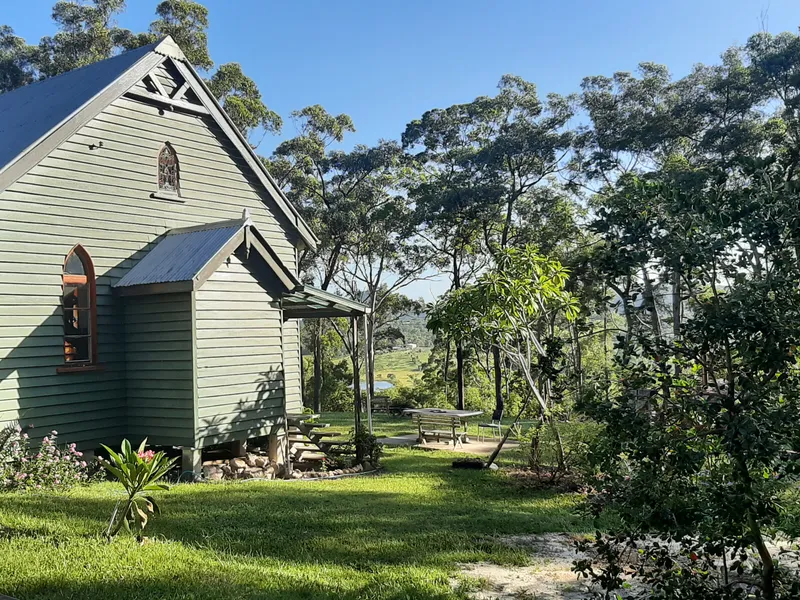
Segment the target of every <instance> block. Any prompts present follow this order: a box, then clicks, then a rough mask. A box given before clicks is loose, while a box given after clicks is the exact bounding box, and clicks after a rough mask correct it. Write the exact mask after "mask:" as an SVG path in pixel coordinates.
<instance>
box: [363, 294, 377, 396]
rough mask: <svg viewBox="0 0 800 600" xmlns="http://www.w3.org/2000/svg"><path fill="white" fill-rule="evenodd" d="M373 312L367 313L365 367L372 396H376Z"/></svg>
mask: <svg viewBox="0 0 800 600" xmlns="http://www.w3.org/2000/svg"><path fill="white" fill-rule="evenodd" d="M374 310H375V309H373V313H374ZM373 313H370V314H369V315H367V331H366V334H367V339H366V347H365V348H364V368H365V369H366V370H367V386H369V397H370V398H374V397H375V317H374V316H373Z"/></svg>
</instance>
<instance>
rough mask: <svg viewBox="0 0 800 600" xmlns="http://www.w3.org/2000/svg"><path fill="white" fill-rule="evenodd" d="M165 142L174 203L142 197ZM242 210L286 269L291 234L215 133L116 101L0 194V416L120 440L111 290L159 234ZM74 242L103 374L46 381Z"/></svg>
mask: <svg viewBox="0 0 800 600" xmlns="http://www.w3.org/2000/svg"><path fill="white" fill-rule="evenodd" d="M162 113H163V114H162ZM166 141H169V142H170V143H171V144H172V145H173V147H174V148H175V150H176V151H177V154H178V157H179V161H180V178H181V194H182V200H183V201H182V202H175V201H170V200H162V199H157V198H153V197H151V194H152V193H153V192H155V191H156V185H157V157H158V153H159V150H160V149H161V147H162V145H163V144H164V142H166ZM244 208H247V209H249V211H250V213H251V216H252V219H253V221H254V222H255V224H256V225H257V226H258V228H259V230H260V231H261V232H262V233H263V234H264V235H265V237H266V238H267V240H268V242H269V243H270V245H271V246H272V247H273V249H274V250H275V251H276V253H277V254H278V255H279V256H280V257H281V259H282V260H283V261H284V263H285V264H286V265H287V266H288V267H289V268H291V269H295V268H296V254H295V244H296V243H298V240H297V236H296V233H295V232H294V230H292V229H291V228H290V226H289V225H288V223H287V222H286V218H285V216H284V215H283V214H282V213H280V211H279V210H278V208H277V207H276V206H275V204H274V203H273V201H272V200H271V199H270V198H269V197H268V195H267V193H266V192H265V191H264V190H262V189H261V188H260V185H259V184H258V183H257V181H256V179H255V177H254V176H252V175H251V174H250V173H249V170H248V167H247V166H246V165H245V162H244V161H243V160H242V159H241V157H239V156H238V155H237V153H236V151H235V149H234V148H233V146H232V145H231V144H230V142H229V141H228V140H227V139H225V137H224V135H223V134H222V133H221V131H220V130H219V129H218V128H217V126H216V125H215V124H214V123H213V122H212V121H211V120H210V119H209V118H208V117H202V116H193V115H187V114H181V113H178V112H171V111H163V110H160V109H159V108H158V107H156V106H151V105H149V104H146V103H143V102H139V101H135V100H131V99H128V98H125V97H122V98H120V99H118V100H116V101H115V102H113V103H112V104H111V105H110V106H108V107H107V108H106V109H105V110H104V111H102V113H101V114H100V115H99V116H98V117H97V118H95V119H93V120H92V121H91V122H89V123H88V124H87V125H86V126H84V127H82V128H81V129H80V130H79V131H78V132H77V133H76V134H74V135H73V136H71V138H70V139H69V140H67V141H66V142H64V143H63V144H62V145H61V146H60V147H59V148H57V149H56V150H55V151H53V152H52V153H51V154H50V156H48V157H47V158H45V159H44V160H43V161H42V162H41V163H40V164H39V165H38V166H36V167H34V168H33V169H32V170H31V171H30V172H28V173H27V174H26V175H24V176H23V177H22V178H20V179H19V180H18V181H17V182H16V183H14V184H13V185H11V186H10V187H9V188H8V189H6V190H5V191H3V192H0V357H2V358H0V420H2V421H9V420H14V419H18V420H20V421H21V422H22V423H24V424H31V423H32V424H33V425H35V432H38V433H39V435H42V434H44V433H45V432H46V431H48V430H49V429H52V428H55V429H58V430H59V432H60V433H61V434H62V439H64V440H69V441H75V442H79V443H81V444H83V445H85V446H87V447H90V446H92V445H93V444H97V443H99V442H111V443H113V442H114V441H116V440H118V439H119V438H120V437H121V436H122V435H125V434H126V432H127V431H126V427H127V421H126V419H127V413H126V408H125V406H126V393H127V390H128V389H129V386H130V383H129V378H128V377H127V376H126V361H125V342H124V333H125V323H124V306H123V303H122V299H120V298H116V297H114V296H113V295H112V291H111V286H112V285H113V283H114V282H116V281H117V280H118V279H119V278H120V277H121V276H122V275H124V274H125V273H126V272H127V271H128V269H130V268H131V267H132V266H133V265H134V264H135V262H136V261H137V260H138V259H140V258H141V257H142V256H143V255H144V254H145V253H146V252H147V250H148V249H149V248H150V247H151V244H153V243H154V241H155V240H156V239H157V238H158V237H159V236H160V235H162V234H163V233H164V232H166V231H167V230H169V229H171V228H175V227H183V226H191V225H198V224H202V223H208V222H213V221H220V220H226V219H234V218H240V217H241V214H242V210H243V209H244ZM78 243H80V244H82V245H83V246H84V247H85V248H86V250H87V251H88V252H89V253H90V254H91V256H92V259H93V261H94V264H95V271H96V273H97V276H98V279H97V296H98V297H97V304H98V332H99V361H100V363H101V364H102V366H103V370H102V371H98V372H90V373H70V374H56V367H58V366H60V365H61V364H62V360H63V359H62V353H63V339H62V335H63V330H62V315H61V308H60V295H61V269H62V265H63V261H64V258H65V256H66V255H67V253H68V252H69V251H70V249H71V248H72V247H73V246H74V245H75V244H78ZM292 335H293V336H294V339H295V340H296V337H297V336H296V334H292ZM290 337H291V336H290ZM287 341H288V340H287ZM295 345H296V342H295ZM294 347H295V346H294V345H293V344H292V343H291V341H288V343H287V348H294ZM292 351H293V350H292ZM292 376H294V375H292ZM294 385H295V384H294V383H292V386H294ZM296 385H297V386H299V372H298V374H297V384H296Z"/></svg>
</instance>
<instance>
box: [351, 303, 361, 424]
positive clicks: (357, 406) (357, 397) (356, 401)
mask: <svg viewBox="0 0 800 600" xmlns="http://www.w3.org/2000/svg"><path fill="white" fill-rule="evenodd" d="M350 329H351V330H352V334H353V412H354V417H355V423H354V424H355V428H356V433H358V431H359V430H360V429H361V372H360V370H359V368H358V317H350Z"/></svg>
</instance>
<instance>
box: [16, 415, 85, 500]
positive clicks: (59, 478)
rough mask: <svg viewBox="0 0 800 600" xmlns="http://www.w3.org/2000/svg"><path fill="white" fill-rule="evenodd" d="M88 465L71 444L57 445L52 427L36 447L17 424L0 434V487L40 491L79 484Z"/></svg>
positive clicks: (80, 453)
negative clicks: (32, 445)
mask: <svg viewBox="0 0 800 600" xmlns="http://www.w3.org/2000/svg"><path fill="white" fill-rule="evenodd" d="M88 478H89V468H88V465H87V464H86V461H85V460H84V459H83V453H82V452H79V451H78V450H77V448H76V446H75V444H70V445H68V446H66V447H59V445H58V432H57V431H55V430H53V431H51V432H50V434H49V435H47V436H45V437H44V438H43V439H42V443H41V445H40V446H39V447H38V448H33V447H31V440H30V436H29V435H28V434H27V433H26V432H25V431H23V429H22V427H20V426H19V425H14V426H9V427H7V428H6V429H4V430H3V432H2V434H0V490H22V491H25V490H41V489H56V488H65V487H69V486H72V485H75V484H76V483H83V482H85V481H86V480H87V479H88Z"/></svg>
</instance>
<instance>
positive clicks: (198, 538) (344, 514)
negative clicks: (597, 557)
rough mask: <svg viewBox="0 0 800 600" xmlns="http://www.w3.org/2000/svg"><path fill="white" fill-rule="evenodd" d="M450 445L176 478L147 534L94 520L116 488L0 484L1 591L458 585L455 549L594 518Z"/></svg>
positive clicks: (376, 592) (311, 593) (483, 548)
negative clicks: (212, 477) (242, 476)
mask: <svg viewBox="0 0 800 600" xmlns="http://www.w3.org/2000/svg"><path fill="white" fill-rule="evenodd" d="M453 456H454V455H451V454H448V453H440V452H436V453H432V452H425V451H413V450H392V451H390V452H388V453H387V456H386V458H385V460H384V463H385V469H386V472H385V474H384V475H382V476H380V477H360V478H351V479H344V480H338V481H310V482H309V481H300V482H283V481H273V482H244V483H223V484H182V485H177V486H174V487H173V488H172V490H170V491H169V492H162V493H161V494H160V497H161V503H162V506H163V509H164V514H163V515H162V516H160V517H157V518H156V519H155V521H153V523H152V525H151V528H150V529H149V533H148V535H149V540H148V541H147V542H146V543H145V544H144V545H143V546H139V545H138V544H137V543H136V542H135V541H134V540H133V539H131V538H129V537H124V536H123V537H121V538H119V539H117V540H115V541H113V542H110V543H109V542H106V541H105V540H104V539H103V537H102V536H101V535H99V534H100V532H102V531H103V529H104V527H105V525H106V520H107V518H108V517H109V515H110V513H111V511H112V509H113V507H114V504H115V502H116V500H117V499H118V498H119V493H120V488H119V487H117V486H116V485H114V484H110V483H102V484H93V485H91V486H88V487H83V488H78V489H75V490H72V491H69V492H64V493H47V494H40V495H35V494H25V495H22V494H0V553H2V557H3V560H2V562H1V563H0V593H5V594H10V595H11V596H15V597H17V598H19V599H20V600H34V599H48V600H51V599H56V598H64V599H66V598H74V599H81V600H95V599H96V600H101V599H102V600H108V599H109V598H125V599H128V600H133V599H141V600H156V599H178V598H180V599H193V600H199V599H203V600H205V599H207V600H225V599H230V600H233V599H236V600H240V599H256V598H258V599H265V600H266V599H300V598H307V599H312V598H314V599H330V600H334V599H335V600H345V599H355V598H369V599H387V600H388V599H392V600H399V599H401V598H403V599H406V598H407V599H417V598H419V599H425V598H438V599H445V598H461V597H463V592H462V591H460V590H454V589H452V587H451V585H450V577H451V575H452V574H453V573H454V572H455V571H456V570H457V569H456V563H457V562H471V561H494V562H497V563H501V564H509V563H511V564H519V563H522V562H524V561H525V560H526V556H525V555H524V554H523V553H522V552H521V551H520V550H515V549H511V548H508V547H507V546H504V545H502V544H500V543H498V541H497V537H498V536H502V535H510V534H530V533H541V532H554V531H573V532H590V531H592V530H593V523H592V522H590V521H588V520H585V519H583V518H580V517H578V516H576V515H575V514H574V510H573V509H574V508H575V505H576V503H577V498H576V497H575V496H572V495H564V494H562V495H556V494H554V493H549V492H532V491H531V490H528V489H521V488H518V487H516V486H513V485H511V484H509V483H508V482H507V480H506V479H505V477H504V476H503V475H502V474H498V473H494V472H483V471H453V470H451V469H450V468H449V463H450V461H451V460H452V458H453Z"/></svg>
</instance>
